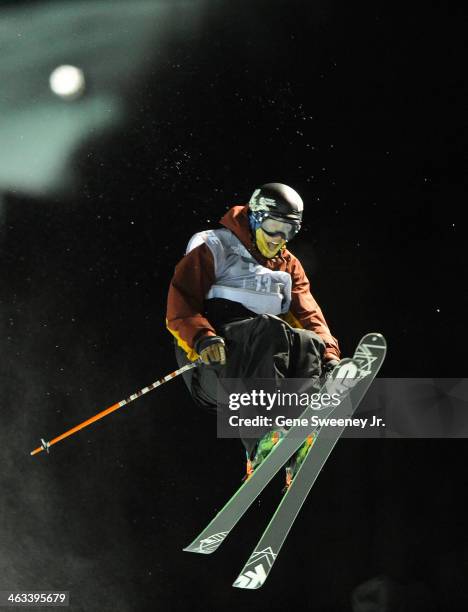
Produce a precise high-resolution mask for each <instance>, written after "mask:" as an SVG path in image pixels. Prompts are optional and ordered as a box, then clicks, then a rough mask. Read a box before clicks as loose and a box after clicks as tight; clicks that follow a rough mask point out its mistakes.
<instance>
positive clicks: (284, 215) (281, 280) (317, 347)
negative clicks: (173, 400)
mask: <svg viewBox="0 0 468 612" xmlns="http://www.w3.org/2000/svg"><path fill="white" fill-rule="evenodd" d="M303 208H304V206H303V202H302V199H301V197H300V196H299V194H298V193H297V192H296V191H295V190H294V189H292V188H291V187H288V186H287V185H283V184H281V183H268V184H266V185H263V186H262V187H260V188H259V189H256V190H255V192H254V193H253V195H252V197H251V198H250V201H249V203H248V204H247V205H245V206H233V207H232V208H231V209H230V210H229V211H228V212H227V213H226V214H225V215H224V216H223V217H222V219H221V221H220V223H221V226H222V227H220V228H219V229H212V230H206V231H202V232H198V233H197V234H195V235H194V236H193V237H192V238H191V239H190V241H189V243H188V246H187V250H186V254H185V256H184V257H183V258H182V260H181V261H180V262H179V263H178V264H177V266H176V268H175V273H174V276H173V278H172V280H171V283H170V287H169V294H168V302H167V328H168V330H169V331H170V332H171V333H172V334H173V336H174V337H175V339H176V357H177V361H178V363H179V365H181V366H182V365H185V364H186V363H189V362H190V361H195V360H196V359H198V358H199V357H200V358H201V359H202V361H203V362H204V363H205V364H207V366H208V367H199V368H195V369H192V370H190V371H189V372H188V373H186V375H185V381H186V383H187V385H188V387H189V389H190V392H191V395H192V397H193V399H194V401H195V402H196V403H197V404H198V405H200V406H202V407H204V408H208V409H213V410H216V406H217V380H218V378H220V377H221V378H243V379H249V378H257V379H259V378H269V379H276V380H278V379H281V378H307V379H310V380H311V388H314V389H315V390H318V389H319V388H320V382H321V381H323V377H324V375H326V373H327V372H329V371H331V370H332V369H333V367H334V366H335V365H336V364H337V363H338V361H339V359H340V350H339V346H338V342H337V340H336V339H335V338H334V337H333V336H332V335H331V333H330V330H329V328H328V325H327V323H326V321H325V318H324V316H323V314H322V311H321V309H320V307H319V306H318V304H317V302H316V301H315V299H314V298H313V296H312V294H311V292H310V286H309V281H308V279H307V277H306V275H305V272H304V269H303V267H302V265H301V263H300V261H299V260H298V259H297V257H295V256H294V255H293V254H292V253H291V252H290V251H289V250H288V249H287V248H286V244H287V242H289V241H290V240H292V238H294V236H295V235H296V234H297V233H298V232H299V230H300V227H301V222H302V214H303ZM281 436H282V431H281V430H278V429H276V430H272V431H270V432H268V433H267V434H266V435H265V436H263V437H262V438H261V439H260V440H252V439H248V440H245V439H243V443H244V446H245V448H246V452H247V477H249V476H250V475H251V474H252V473H253V470H254V469H255V468H256V467H257V466H258V465H259V464H260V463H261V461H263V459H264V458H265V457H266V456H267V455H268V453H269V452H270V451H271V449H272V448H273V446H274V445H275V444H276V443H277V442H278V441H279V440H280V439H281ZM311 444H312V437H311V436H309V438H308V439H307V440H306V442H305V443H304V444H303V445H302V446H301V448H300V449H299V450H298V451H297V453H296V456H295V457H294V458H293V460H292V461H291V462H290V463H289V465H288V467H287V469H286V483H287V485H289V484H290V482H291V480H292V478H293V477H294V474H295V473H296V472H297V469H298V467H299V465H300V463H301V462H302V461H303V459H304V457H305V455H306V454H307V452H308V450H309V448H310V446H311Z"/></svg>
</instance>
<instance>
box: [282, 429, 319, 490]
mask: <svg viewBox="0 0 468 612" xmlns="http://www.w3.org/2000/svg"><path fill="white" fill-rule="evenodd" d="M314 441H315V434H310V435H308V436H307V438H306V440H305V442H304V444H302V446H300V447H299V449H298V450H297V451H296V453H295V455H294V457H292V458H291V459H290V460H289V463H288V465H287V466H286V486H285V487H284V489H283V493H286V491H287V490H288V489H289V487H290V486H291V483H292V481H293V479H294V476H295V475H296V474H297V472H298V471H299V468H300V467H301V465H302V463H303V461H304V459H305V458H306V457H307V454H308V452H309V451H310V449H311V448H312V445H313V443H314Z"/></svg>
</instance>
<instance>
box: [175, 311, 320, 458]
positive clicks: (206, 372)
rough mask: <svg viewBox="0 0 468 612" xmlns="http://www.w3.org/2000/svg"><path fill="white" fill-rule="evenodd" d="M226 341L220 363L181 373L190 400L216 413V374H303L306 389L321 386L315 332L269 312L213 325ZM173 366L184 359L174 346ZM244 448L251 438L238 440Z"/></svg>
mask: <svg viewBox="0 0 468 612" xmlns="http://www.w3.org/2000/svg"><path fill="white" fill-rule="evenodd" d="M217 331H218V333H219V335H220V336H222V337H223V338H224V340H225V342H226V357H227V359H226V365H224V366H219V365H214V366H207V367H200V368H195V369H192V370H189V371H188V372H186V373H184V374H183V376H184V380H185V383H186V384H187V387H188V388H189V390H190V393H191V395H192V397H193V399H194V401H195V402H196V403H197V404H198V405H199V406H201V407H203V408H205V409H208V410H210V411H214V412H216V397H217V381H218V378H221V377H222V378H244V379H248V378H270V379H276V380H279V379H281V378H307V379H309V380H310V392H317V391H319V389H320V386H321V374H322V358H323V354H324V351H325V344H324V342H323V340H322V339H321V338H320V336H318V335H317V334H316V333H314V332H312V331H308V330H305V329H297V328H294V327H291V326H290V325H289V324H288V323H286V322H285V321H283V320H282V319H280V318H279V317H276V316H274V315H258V316H255V317H252V318H248V319H243V320H238V321H234V322H231V323H226V324H225V325H221V327H219V328H217ZM176 358H177V362H178V364H179V366H183V365H185V364H186V363H188V359H187V357H186V355H185V352H184V351H183V350H182V349H181V348H179V347H178V346H177V345H176ZM242 442H243V444H244V446H245V448H246V450H247V452H249V453H250V452H251V450H252V448H253V447H254V446H255V444H256V441H255V440H252V439H243V440H242Z"/></svg>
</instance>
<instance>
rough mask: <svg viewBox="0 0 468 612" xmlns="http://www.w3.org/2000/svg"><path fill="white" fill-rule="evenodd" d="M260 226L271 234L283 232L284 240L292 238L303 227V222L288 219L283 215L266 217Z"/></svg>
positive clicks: (266, 232)
mask: <svg viewBox="0 0 468 612" xmlns="http://www.w3.org/2000/svg"><path fill="white" fill-rule="evenodd" d="M260 227H261V228H262V230H263V231H264V232H265V234H268V235H269V236H275V235H276V234H281V235H282V236H283V238H284V240H291V239H292V238H294V236H295V235H296V234H297V232H298V231H299V230H300V229H301V224H300V223H299V222H297V221H286V219H284V218H283V217H272V216H267V217H265V218H264V219H263V220H262V221H261V223H260Z"/></svg>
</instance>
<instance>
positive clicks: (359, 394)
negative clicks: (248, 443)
mask: <svg viewBox="0 0 468 612" xmlns="http://www.w3.org/2000/svg"><path fill="white" fill-rule="evenodd" d="M386 348H387V347H386V342H385V339H384V338H383V337H382V336H381V335H380V334H370V335H368V336H365V337H364V338H363V340H362V341H361V343H359V346H358V348H357V350H356V353H355V355H354V358H353V361H354V362H355V363H357V364H358V365H359V368H360V370H361V376H360V377H359V378H358V382H357V384H356V385H355V386H354V387H353V388H352V389H351V390H350V393H349V395H348V396H347V397H345V398H344V400H343V401H342V402H341V403H340V405H339V406H337V408H336V410H335V411H334V412H333V417H334V418H346V417H349V416H351V415H352V414H353V413H354V411H355V410H356V408H357V407H358V406H359V404H360V402H361V400H362V398H363V397H364V396H365V394H366V392H367V390H368V388H369V386H370V384H371V383H372V380H373V379H374V378H375V376H376V374H377V372H378V371H379V369H380V366H381V365H382V363H383V360H384V359H385V354H386ZM344 429H345V427H344V426H343V427H326V426H324V427H322V428H320V429H318V430H317V433H316V436H315V439H314V442H313V445H312V447H311V448H310V450H309V452H308V454H307V456H306V457H305V459H304V461H303V463H302V465H301V466H300V468H299V470H298V472H297V473H296V475H295V477H294V479H293V481H292V483H291V485H290V487H289V489H288V491H287V492H286V494H285V495H284V497H283V499H282V500H281V502H280V503H279V505H278V507H277V509H276V511H275V513H274V515H273V517H272V519H271V521H270V523H269V524H268V526H267V527H266V529H265V531H264V532H263V535H262V537H261V538H260V540H259V542H258V544H257V546H256V547H255V548H254V551H253V553H252V554H251V556H250V558H249V560H248V561H247V563H246V564H245V566H244V568H243V569H242V571H241V573H240V574H239V576H238V577H237V579H236V580H235V582H234V584H233V586H234V587H237V588H241V589H258V588H260V587H261V586H262V585H263V584H264V582H265V581H266V579H267V578H268V575H269V573H270V571H271V569H272V567H273V564H274V562H275V560H276V559H277V556H278V554H279V551H280V549H281V547H282V545H283V544H284V542H285V540H286V537H287V535H288V533H289V531H290V529H291V527H292V525H293V523H294V520H295V519H296V517H297V515H298V514H299V511H300V509H301V507H302V505H303V503H304V501H305V500H306V498H307V495H308V494H309V492H310V490H311V488H312V486H313V485H314V483H315V481H316V479H317V477H318V475H319V474H320V472H321V470H322V468H323V466H324V464H325V463H326V461H327V459H328V457H329V456H330V454H331V452H332V450H333V448H334V447H335V445H336V443H337V442H338V440H339V438H340V437H341V435H342V433H343V431H344ZM326 430H328V431H326ZM325 431H326V435H324V433H325ZM320 433H321V434H322V435H319V434H320Z"/></svg>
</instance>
